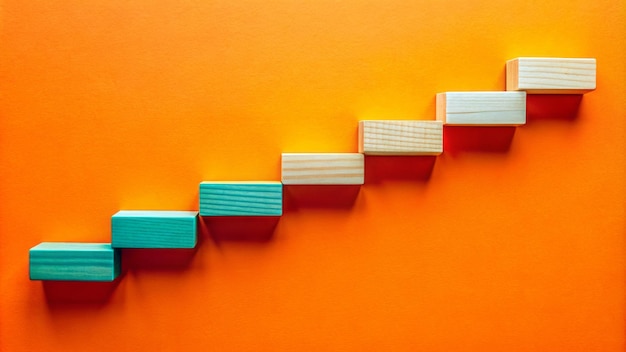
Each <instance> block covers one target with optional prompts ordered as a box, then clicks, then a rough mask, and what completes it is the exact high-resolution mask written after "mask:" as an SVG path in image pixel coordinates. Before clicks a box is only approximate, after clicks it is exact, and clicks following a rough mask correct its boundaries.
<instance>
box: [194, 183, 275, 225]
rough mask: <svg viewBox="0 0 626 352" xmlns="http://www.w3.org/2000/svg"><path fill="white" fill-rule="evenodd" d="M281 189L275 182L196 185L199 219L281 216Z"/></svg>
mask: <svg viewBox="0 0 626 352" xmlns="http://www.w3.org/2000/svg"><path fill="white" fill-rule="evenodd" d="M282 214H283V185H282V183H280V182H275V181H218V182H216V181H205V182H202V183H200V215H201V216H281V215H282Z"/></svg>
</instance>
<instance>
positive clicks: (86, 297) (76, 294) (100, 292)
mask: <svg viewBox="0 0 626 352" xmlns="http://www.w3.org/2000/svg"><path fill="white" fill-rule="evenodd" d="M121 280H122V275H120V276H119V277H118V278H117V279H116V280H114V281H112V282H88V281H43V282H42V284H43V290H44V294H45V296H46V302H47V303H48V306H49V307H51V308H62V307H66V306H94V307H97V306H101V305H104V304H106V303H107V302H108V301H109V299H110V298H111V295H112V294H113V292H114V291H115V288H116V287H117V286H118V285H119V283H120V281H121Z"/></svg>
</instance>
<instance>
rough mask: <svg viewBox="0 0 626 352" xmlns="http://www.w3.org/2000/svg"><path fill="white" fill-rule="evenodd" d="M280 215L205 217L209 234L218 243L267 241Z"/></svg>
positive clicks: (272, 233) (270, 237)
mask: <svg viewBox="0 0 626 352" xmlns="http://www.w3.org/2000/svg"><path fill="white" fill-rule="evenodd" d="M279 220H280V216H211V217H205V218H204V221H206V224H207V227H208V233H209V236H210V237H211V238H212V239H213V241H215V242H216V243H218V244H219V242H224V241H241V242H260V243H263V242H269V241H270V240H271V239H272V237H273V235H274V230H275V229H276V226H277V225H278V221H279Z"/></svg>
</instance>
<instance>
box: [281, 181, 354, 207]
mask: <svg viewBox="0 0 626 352" xmlns="http://www.w3.org/2000/svg"><path fill="white" fill-rule="evenodd" d="M283 190H284V194H283V211H284V212H290V211H297V210H298V209H300V208H330V209H350V208H352V207H353V205H354V202H355V201H356V198H357V197H358V195H359V192H360V191H361V185H285V186H284V187H283Z"/></svg>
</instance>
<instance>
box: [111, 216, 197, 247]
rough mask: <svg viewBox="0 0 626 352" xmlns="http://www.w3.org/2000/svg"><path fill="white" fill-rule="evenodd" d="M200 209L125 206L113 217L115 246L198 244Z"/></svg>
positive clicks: (187, 245) (182, 245) (191, 245)
mask: <svg viewBox="0 0 626 352" xmlns="http://www.w3.org/2000/svg"><path fill="white" fill-rule="evenodd" d="M197 219H198V212H197V211H166V210H121V211H119V212H117V213H116V214H115V215H113V216H112V217H111V242H112V243H111V244H112V246H113V247H114V248H194V247H195V246H196V240H197Z"/></svg>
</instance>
